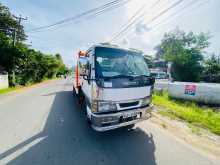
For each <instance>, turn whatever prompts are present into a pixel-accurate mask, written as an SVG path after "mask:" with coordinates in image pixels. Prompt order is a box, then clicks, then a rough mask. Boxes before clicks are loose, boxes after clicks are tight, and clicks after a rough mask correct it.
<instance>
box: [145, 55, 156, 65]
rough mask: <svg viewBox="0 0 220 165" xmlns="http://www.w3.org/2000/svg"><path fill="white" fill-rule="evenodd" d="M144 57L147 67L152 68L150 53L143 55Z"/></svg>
mask: <svg viewBox="0 0 220 165" xmlns="http://www.w3.org/2000/svg"><path fill="white" fill-rule="evenodd" d="M144 59H145V61H146V63H147V65H148V67H149V68H153V67H154V59H153V57H152V56H150V55H144Z"/></svg>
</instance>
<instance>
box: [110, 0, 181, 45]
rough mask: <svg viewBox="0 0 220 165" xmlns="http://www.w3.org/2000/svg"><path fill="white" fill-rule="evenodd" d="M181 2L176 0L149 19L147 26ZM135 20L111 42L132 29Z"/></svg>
mask: <svg viewBox="0 0 220 165" xmlns="http://www.w3.org/2000/svg"><path fill="white" fill-rule="evenodd" d="M182 2H183V0H178V1H177V2H175V3H173V4H172V5H171V6H169V7H168V8H166V9H165V10H163V11H161V12H160V13H159V14H158V15H156V16H155V17H153V18H152V19H150V20H149V21H148V23H147V24H149V23H151V22H153V21H155V20H157V19H158V18H159V17H161V16H162V15H164V14H165V13H167V12H168V11H169V10H171V9H173V8H174V7H176V6H178V5H179V4H180V3H182ZM141 17H143V16H141ZM141 17H138V18H137V19H136V20H138V19H139V18H141ZM136 20H134V21H133V22H132V23H130V24H129V25H127V26H126V27H125V28H124V29H122V30H121V31H120V32H119V33H118V34H117V35H115V36H114V37H113V38H112V40H111V42H113V41H114V40H116V39H118V38H119V37H120V36H122V35H123V33H126V32H127V31H128V30H129V29H130V27H132V26H133V25H134V24H135V22H136Z"/></svg>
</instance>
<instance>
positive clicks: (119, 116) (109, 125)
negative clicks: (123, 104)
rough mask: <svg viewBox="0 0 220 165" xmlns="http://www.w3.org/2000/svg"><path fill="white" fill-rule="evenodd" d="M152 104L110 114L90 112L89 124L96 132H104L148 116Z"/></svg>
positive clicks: (134, 122)
mask: <svg viewBox="0 0 220 165" xmlns="http://www.w3.org/2000/svg"><path fill="white" fill-rule="evenodd" d="M152 109H153V105H149V106H148V107H145V108H139V109H132V110H127V111H120V112H116V113H110V114H91V123H92V124H91V126H92V128H93V129H94V130H96V131H98V132H104V131H108V130H112V129H116V128H120V127H124V126H128V125H132V124H136V123H138V122H140V121H143V120H146V119H148V118H150V116H151V111H152Z"/></svg>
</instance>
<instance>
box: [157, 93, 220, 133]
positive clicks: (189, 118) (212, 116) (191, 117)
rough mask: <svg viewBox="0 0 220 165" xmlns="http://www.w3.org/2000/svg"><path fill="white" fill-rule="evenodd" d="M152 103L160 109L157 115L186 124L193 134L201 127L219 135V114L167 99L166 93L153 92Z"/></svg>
mask: <svg viewBox="0 0 220 165" xmlns="http://www.w3.org/2000/svg"><path fill="white" fill-rule="evenodd" d="M153 103H154V105H156V106H159V107H162V108H159V114H161V115H163V116H168V117H169V118H171V119H176V118H179V119H182V120H184V121H186V122H188V123H189V124H190V128H192V131H194V132H198V129H197V128H196V127H201V128H205V129H208V130H210V131H211V132H213V133H215V134H217V135H220V112H214V110H213V109H211V108H208V107H205V108H204V107H200V106H198V105H197V104H196V103H193V102H189V101H186V102H184V101H179V100H173V99H171V98H169V96H168V93H167V92H163V93H157V92H155V93H154V95H153Z"/></svg>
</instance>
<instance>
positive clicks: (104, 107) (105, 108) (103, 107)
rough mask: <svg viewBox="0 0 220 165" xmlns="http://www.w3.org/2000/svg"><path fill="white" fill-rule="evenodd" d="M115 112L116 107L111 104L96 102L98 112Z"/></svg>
mask: <svg viewBox="0 0 220 165" xmlns="http://www.w3.org/2000/svg"><path fill="white" fill-rule="evenodd" d="M115 110H117V106H116V104H115V103H112V102H104V101H101V102H98V112H109V111H115Z"/></svg>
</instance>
